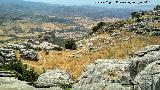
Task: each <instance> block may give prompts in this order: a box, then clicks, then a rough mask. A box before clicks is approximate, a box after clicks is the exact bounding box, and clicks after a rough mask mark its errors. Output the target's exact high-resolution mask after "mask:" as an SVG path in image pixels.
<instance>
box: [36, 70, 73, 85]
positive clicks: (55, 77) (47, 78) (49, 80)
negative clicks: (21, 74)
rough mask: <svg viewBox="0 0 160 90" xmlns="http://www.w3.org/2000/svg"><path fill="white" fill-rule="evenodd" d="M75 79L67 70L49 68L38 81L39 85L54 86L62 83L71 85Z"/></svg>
mask: <svg viewBox="0 0 160 90" xmlns="http://www.w3.org/2000/svg"><path fill="white" fill-rule="evenodd" d="M72 83H73V81H72V80H71V77H70V75H69V74H68V73H67V72H66V71H65V70H59V69H55V70H48V71H46V72H45V73H43V74H41V75H40V76H39V77H38V80H37V81H36V86H38V87H52V86H61V85H70V84H72Z"/></svg>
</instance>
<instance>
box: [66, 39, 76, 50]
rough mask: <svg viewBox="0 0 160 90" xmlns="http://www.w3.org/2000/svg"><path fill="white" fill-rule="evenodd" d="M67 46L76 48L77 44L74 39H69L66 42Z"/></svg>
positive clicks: (72, 48) (67, 47) (71, 48)
mask: <svg viewBox="0 0 160 90" xmlns="http://www.w3.org/2000/svg"><path fill="white" fill-rule="evenodd" d="M65 48H66V49H70V50H76V49H77V45H76V43H75V41H74V40H73V39H70V40H67V41H66V43H65Z"/></svg>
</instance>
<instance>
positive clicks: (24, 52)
mask: <svg viewBox="0 0 160 90" xmlns="http://www.w3.org/2000/svg"><path fill="white" fill-rule="evenodd" d="M20 57H21V58H23V59H27V60H34V61H37V60H39V58H38V53H37V52H36V51H34V50H32V49H21V50H20Z"/></svg>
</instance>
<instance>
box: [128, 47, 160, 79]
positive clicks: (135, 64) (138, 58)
mask: <svg viewBox="0 0 160 90" xmlns="http://www.w3.org/2000/svg"><path fill="white" fill-rule="evenodd" d="M157 60H160V45H151V46H147V47H145V48H144V49H142V50H140V51H138V52H135V53H134V54H133V55H132V57H131V63H130V67H129V69H130V75H131V77H132V79H134V77H135V76H136V75H137V74H138V73H139V72H141V71H142V70H143V69H144V68H145V67H146V66H147V65H148V64H150V63H152V62H155V61H157Z"/></svg>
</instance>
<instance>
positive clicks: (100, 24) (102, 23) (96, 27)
mask: <svg viewBox="0 0 160 90" xmlns="http://www.w3.org/2000/svg"><path fill="white" fill-rule="evenodd" d="M104 25H106V23H105V22H99V23H98V24H97V25H96V26H94V27H93V28H92V31H93V33H95V32H98V30H99V29H100V28H101V27H102V26H104Z"/></svg>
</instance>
